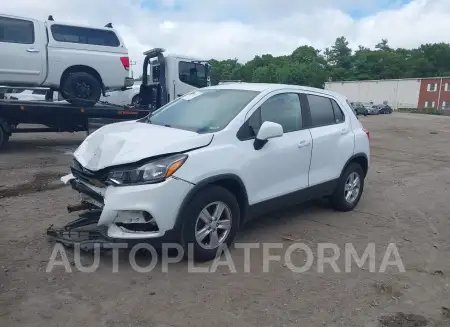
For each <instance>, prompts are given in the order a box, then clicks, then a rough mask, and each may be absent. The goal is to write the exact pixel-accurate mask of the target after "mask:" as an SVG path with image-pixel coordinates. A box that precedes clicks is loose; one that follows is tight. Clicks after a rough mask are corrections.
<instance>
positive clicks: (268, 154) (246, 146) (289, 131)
mask: <svg viewBox="0 0 450 327" xmlns="http://www.w3.org/2000/svg"><path fill="white" fill-rule="evenodd" d="M247 117H249V118H248V119H247V121H246V122H245V124H244V125H243V126H242V127H241V129H240V130H239V132H238V139H239V140H241V142H240V144H238V146H239V147H241V150H242V153H243V158H242V164H241V165H242V172H243V174H242V176H243V179H244V183H245V185H246V188H247V193H248V200H249V203H250V205H254V204H257V203H261V202H263V201H266V200H271V199H274V198H277V197H281V196H284V195H288V194H291V193H293V192H295V191H298V190H301V189H304V188H306V187H308V184H309V182H308V170H309V165H310V160H311V145H312V144H311V134H310V132H309V130H308V129H304V128H303V119H302V110H301V105H300V99H299V95H298V94H296V93H294V92H292V93H291V92H284V93H280V94H275V95H272V96H270V97H269V98H267V99H266V100H265V101H264V102H263V103H262V104H261V105H260V106H259V107H258V108H257V109H256V110H255V111H253V112H249V114H247ZM266 121H270V122H274V123H278V124H280V125H281V126H282V127H283V135H282V136H281V137H277V138H272V139H269V140H268V142H267V143H266V144H265V145H264V146H263V147H262V148H261V149H259V150H256V149H255V148H254V146H253V144H254V140H255V137H256V135H257V134H258V130H259V128H260V127H261V125H262V123H263V122H266Z"/></svg>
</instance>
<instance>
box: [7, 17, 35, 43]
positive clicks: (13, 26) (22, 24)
mask: <svg viewBox="0 0 450 327" xmlns="http://www.w3.org/2000/svg"><path fill="white" fill-rule="evenodd" d="M0 42H6V43H21V44H33V43H34V24H33V22H32V21H29V20H24V19H16V18H8V17H0Z"/></svg>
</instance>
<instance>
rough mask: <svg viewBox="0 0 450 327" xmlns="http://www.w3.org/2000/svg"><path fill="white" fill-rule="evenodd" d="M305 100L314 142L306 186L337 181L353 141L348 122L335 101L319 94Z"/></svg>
mask: <svg viewBox="0 0 450 327" xmlns="http://www.w3.org/2000/svg"><path fill="white" fill-rule="evenodd" d="M306 98H307V100H308V106H309V111H310V115H311V127H310V131H311V136H312V143H313V146H312V157H311V168H310V172H309V183H310V186H315V185H319V184H322V183H326V182H330V181H334V180H336V179H337V178H339V176H340V174H341V171H342V169H343V167H344V165H345V163H346V162H347V160H348V159H349V158H350V157H351V156H352V155H353V149H354V142H355V140H354V135H353V132H352V129H351V125H350V119H349V118H346V114H345V113H346V111H345V110H342V108H341V107H340V106H339V104H338V102H337V101H336V100H335V99H333V98H332V97H328V96H326V95H319V94H307V95H306ZM348 114H349V113H348ZM348 114H347V115H348Z"/></svg>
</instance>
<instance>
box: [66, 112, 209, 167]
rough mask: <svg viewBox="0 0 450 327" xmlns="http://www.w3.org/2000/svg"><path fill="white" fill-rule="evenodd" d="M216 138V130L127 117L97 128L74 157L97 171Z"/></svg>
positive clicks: (204, 144) (177, 150) (207, 142)
mask: <svg viewBox="0 0 450 327" xmlns="http://www.w3.org/2000/svg"><path fill="white" fill-rule="evenodd" d="M212 138H213V134H197V133H195V132H190V131H186V130H181V129H176V128H170V127H165V126H159V125H152V124H147V123H138V122H135V121H126V122H121V123H114V124H109V125H106V126H103V127H102V128H99V129H98V130H96V131H95V132H94V133H92V134H91V135H89V136H88V137H87V138H86V139H85V140H84V142H83V143H81V145H80V146H79V147H78V149H77V150H76V151H75V153H74V157H75V159H76V160H77V161H78V162H79V163H80V164H81V165H82V166H83V167H85V168H87V169H89V170H93V171H97V170H100V169H103V168H106V167H111V166H117V165H122V164H127V163H133V162H136V161H139V160H142V159H145V158H150V157H153V156H158V155H162V154H165V153H173V152H182V151H187V150H190V149H194V148H198V147H202V146H206V145H208V144H209V143H210V142H211V140H212Z"/></svg>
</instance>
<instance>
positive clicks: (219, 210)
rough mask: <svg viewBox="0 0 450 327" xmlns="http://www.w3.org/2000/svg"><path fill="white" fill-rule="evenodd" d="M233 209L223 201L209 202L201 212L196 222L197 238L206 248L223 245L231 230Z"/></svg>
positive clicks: (210, 248)
mask: <svg viewBox="0 0 450 327" xmlns="http://www.w3.org/2000/svg"><path fill="white" fill-rule="evenodd" d="M231 220H232V215H231V210H230V208H229V207H228V206H227V205H226V204H225V203H224V202H221V201H216V202H212V203H210V204H208V205H207V206H206V207H204V208H203V210H202V211H201V212H200V214H199V216H198V217H197V222H196V223H195V239H196V240H197V243H198V244H199V245H200V246H201V247H202V248H204V249H207V250H212V249H216V248H218V247H219V246H221V245H222V244H223V243H224V242H225V241H226V239H227V237H228V235H229V234H230V231H231V226H232V224H231Z"/></svg>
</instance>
